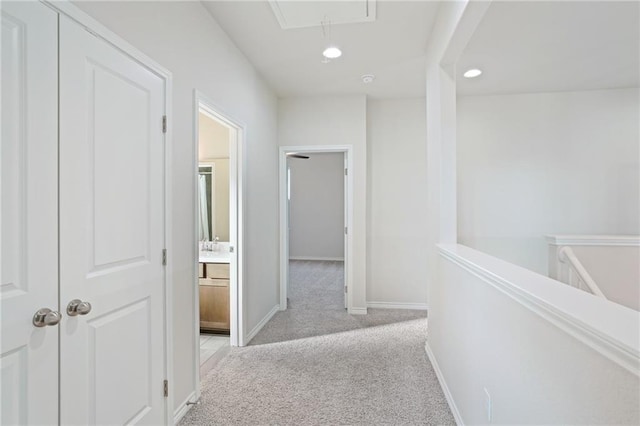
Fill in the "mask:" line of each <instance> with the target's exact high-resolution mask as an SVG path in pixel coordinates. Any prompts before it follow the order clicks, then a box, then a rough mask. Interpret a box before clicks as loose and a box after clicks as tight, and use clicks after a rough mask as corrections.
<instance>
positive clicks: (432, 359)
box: [424, 341, 464, 426]
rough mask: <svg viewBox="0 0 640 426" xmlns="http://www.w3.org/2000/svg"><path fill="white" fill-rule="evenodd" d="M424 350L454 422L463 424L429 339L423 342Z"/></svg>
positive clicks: (462, 425)
mask: <svg viewBox="0 0 640 426" xmlns="http://www.w3.org/2000/svg"><path fill="white" fill-rule="evenodd" d="M424 350H425V351H426V352H427V357H429V361H430V362H431V365H432V366H433V371H435V372H436V377H438V382H440V387H441V388H442V392H443V393H444V397H445V398H446V399H447V404H449V409H450V410H451V413H452V414H453V418H454V419H455V421H456V424H457V425H458V426H464V422H463V421H462V416H461V415H460V411H458V407H457V406H456V402H455V401H454V400H453V395H451V391H450V390H449V386H447V382H446V381H445V380H444V376H443V375H442V370H440V366H439V365H438V361H437V360H436V356H435V355H434V354H433V352H432V351H431V348H430V347H429V341H426V342H425V344H424Z"/></svg>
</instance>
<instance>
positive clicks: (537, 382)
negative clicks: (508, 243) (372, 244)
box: [427, 246, 640, 425]
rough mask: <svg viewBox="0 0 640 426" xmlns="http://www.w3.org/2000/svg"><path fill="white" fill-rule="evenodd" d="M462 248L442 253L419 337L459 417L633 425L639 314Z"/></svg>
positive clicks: (639, 389)
mask: <svg viewBox="0 0 640 426" xmlns="http://www.w3.org/2000/svg"><path fill="white" fill-rule="evenodd" d="M460 247H461V246H458V248H454V249H453V250H451V252H453V253H456V252H457V253H458V254H459V255H460V256H461V258H457V257H455V256H454V258H453V260H451V259H448V258H444V257H440V260H439V270H438V278H439V279H438V281H437V282H436V283H435V284H434V288H433V291H432V292H431V293H430V296H431V297H432V298H431V300H430V301H429V302H430V305H436V306H437V307H438V309H436V310H430V311H429V333H428V336H427V342H428V348H429V350H430V352H431V353H430V354H429V356H430V359H431V360H432V362H433V363H434V365H435V366H436V370H437V372H438V374H439V375H440V380H442V379H443V378H444V384H445V389H446V390H447V391H448V392H449V394H450V396H452V397H453V400H454V401H455V406H456V407H457V411H458V413H459V415H460V417H461V419H462V422H463V423H464V424H469V425H475V424H489V423H491V424H509V425H516V424H544V425H550V424H566V425H569V424H570V425H577V424H638V423H639V422H640V406H639V405H638V401H639V400H640V399H639V398H640V381H639V379H638V374H639V370H638V358H637V353H638V352H637V351H638V348H640V345H639V343H638V340H639V336H640V328H639V327H640V315H639V314H638V313H637V312H635V311H632V310H630V309H627V308H624V307H622V306H619V305H616V304H614V303H612V302H608V301H606V300H603V299H599V298H596V297H593V296H591V295H589V294H586V293H584V292H582V291H580V290H577V289H573V288H569V287H568V286H566V285H564V284H561V283H558V282H556V281H553V280H551V279H550V278H546V277H542V276H540V275H538V274H535V273H533V272H531V271H528V270H526V269H523V268H520V267H517V266H515V265H510V264H507V263H506V262H503V261H500V260H499V259H495V258H494V259H491V257H490V256H488V255H485V254H484V253H478V252H475V253H474V250H471V249H469V248H466V247H463V248H462V249H461V248H460ZM463 249H466V250H463ZM458 262H462V263H458ZM594 312H597V313H598V314H597V315H595V314H593V313H594ZM584 330H588V331H584ZM600 336H604V337H600ZM621 348H623V349H621ZM633 353H635V355H630V354H633ZM627 354H629V355H627ZM484 389H487V390H488V391H489V394H490V395H491V405H492V419H491V421H489V420H488V418H487V410H486V404H485V394H484Z"/></svg>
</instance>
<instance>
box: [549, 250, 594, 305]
mask: <svg viewBox="0 0 640 426" xmlns="http://www.w3.org/2000/svg"><path fill="white" fill-rule="evenodd" d="M558 259H559V260H560V262H562V263H564V264H567V265H568V266H569V277H568V278H567V281H568V282H567V284H569V285H570V286H572V287H576V288H579V289H581V290H586V291H588V292H590V293H591V294H593V295H595V296H598V297H602V298H603V299H606V297H605V295H604V294H603V293H602V291H601V290H600V287H598V284H596V282H595V281H594V280H593V278H591V275H589V272H587V270H586V269H585V267H584V265H582V263H581V262H580V260H579V259H578V257H577V256H576V254H575V253H574V252H573V250H571V247H562V249H560V251H559V252H558ZM572 272H575V274H576V275H577V278H578V283H577V285H574V284H573V283H572V279H571V278H572ZM581 283H582V284H584V285H585V287H586V288H583V287H582V286H581V285H580V284H581Z"/></svg>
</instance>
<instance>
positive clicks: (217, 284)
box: [199, 278, 229, 287]
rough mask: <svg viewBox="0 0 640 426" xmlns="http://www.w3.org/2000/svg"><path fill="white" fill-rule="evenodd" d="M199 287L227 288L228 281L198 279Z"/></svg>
mask: <svg viewBox="0 0 640 426" xmlns="http://www.w3.org/2000/svg"><path fill="white" fill-rule="evenodd" d="M199 281H200V285H204V286H207V287H229V280H221V279H219V278H200V280H199Z"/></svg>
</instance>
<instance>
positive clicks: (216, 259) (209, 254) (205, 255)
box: [198, 251, 230, 263]
mask: <svg viewBox="0 0 640 426" xmlns="http://www.w3.org/2000/svg"><path fill="white" fill-rule="evenodd" d="M229 257H230V256H229V252H215V251H201V252H200V256H199V258H198V259H199V262H200V263H229Z"/></svg>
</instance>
